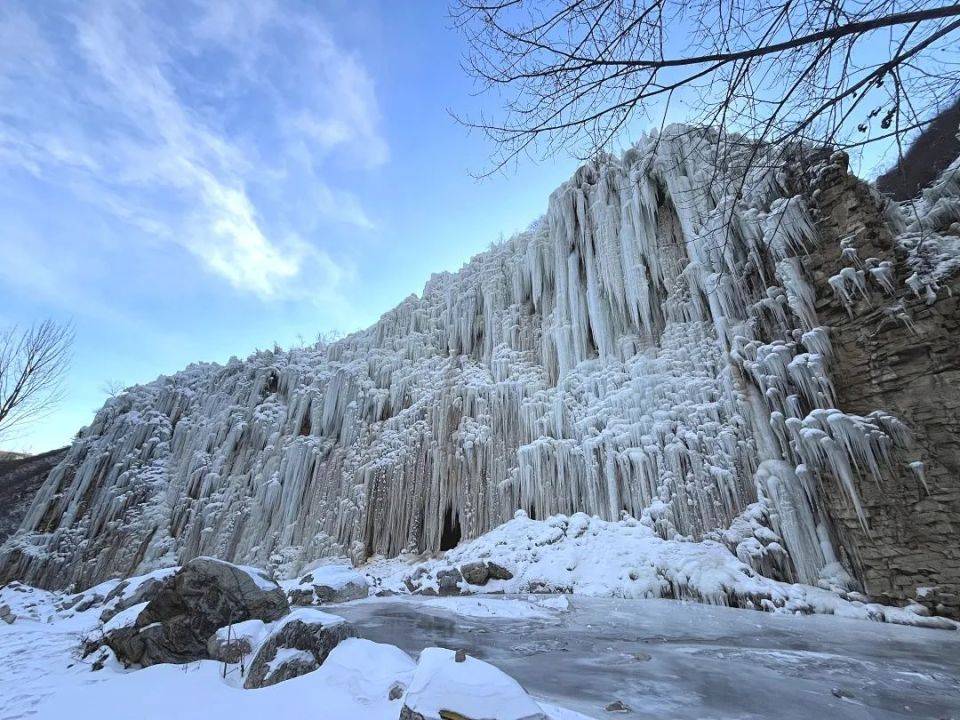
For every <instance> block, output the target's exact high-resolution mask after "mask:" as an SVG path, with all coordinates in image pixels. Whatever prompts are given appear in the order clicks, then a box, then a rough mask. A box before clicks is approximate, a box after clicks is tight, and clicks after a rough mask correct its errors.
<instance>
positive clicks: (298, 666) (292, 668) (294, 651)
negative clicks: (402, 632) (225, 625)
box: [243, 608, 356, 688]
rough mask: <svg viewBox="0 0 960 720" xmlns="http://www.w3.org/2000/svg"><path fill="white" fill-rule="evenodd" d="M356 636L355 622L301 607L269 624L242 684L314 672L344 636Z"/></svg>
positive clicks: (256, 685) (260, 684)
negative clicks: (269, 626)
mask: <svg viewBox="0 0 960 720" xmlns="http://www.w3.org/2000/svg"><path fill="white" fill-rule="evenodd" d="M355 636H356V632H355V631H354V629H353V626H352V625H350V623H348V622H347V621H346V620H344V619H343V618H341V617H337V616H336V615H330V614H329V613H325V612H321V611H319V610H314V609H311V608H298V609H296V610H294V611H293V612H291V613H290V614H289V615H287V616H286V617H284V618H283V619H282V620H280V621H278V622H276V623H274V624H273V626H272V627H271V628H270V631H269V634H268V635H267V637H266V638H265V639H264V640H263V641H262V642H261V643H260V646H259V648H258V649H257V651H256V656H255V657H254V659H253V662H252V663H251V665H250V670H249V671H248V672H247V677H246V679H245V680H244V683H243V686H244V687H245V688H261V687H267V686H268V685H275V684H276V683H278V682H283V681H284V680H289V679H290V678H295V677H298V676H300V675H305V674H306V673H308V672H312V671H314V670H316V669H317V668H318V667H320V666H321V665H323V661H324V660H326V659H327V656H328V655H329V654H330V651H331V650H333V649H334V648H335V647H336V646H337V645H338V644H339V643H340V641H341V640H344V639H346V638H348V637H355Z"/></svg>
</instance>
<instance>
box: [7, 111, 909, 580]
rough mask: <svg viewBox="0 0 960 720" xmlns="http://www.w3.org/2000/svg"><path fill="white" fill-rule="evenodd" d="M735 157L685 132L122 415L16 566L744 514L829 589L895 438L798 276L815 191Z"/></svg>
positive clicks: (91, 443) (794, 570)
mask: <svg viewBox="0 0 960 720" xmlns="http://www.w3.org/2000/svg"><path fill="white" fill-rule="evenodd" d="M715 147H717V143H716V135H715V134H714V133H713V132H710V131H701V130H694V129H691V128H687V127H681V126H675V127H670V128H668V129H667V130H665V131H664V132H663V133H662V134H660V135H659V136H651V137H650V138H648V139H646V140H645V141H644V142H642V143H641V144H639V145H638V146H637V147H636V148H634V149H632V150H630V151H629V152H627V153H626V154H625V155H624V156H623V157H621V158H615V157H606V158H602V159H600V160H598V161H595V162H592V163H590V164H587V165H585V166H584V167H582V168H581V169H580V170H578V171H577V173H576V174H575V176H574V177H573V178H572V179H571V180H570V181H569V182H567V183H565V184H564V185H563V186H561V187H560V188H559V189H558V190H557V191H556V192H554V194H553V195H552V196H551V198H550V203H549V209H548V212H547V214H546V215H545V216H544V217H543V218H542V220H541V221H539V222H538V223H536V224H535V225H534V226H532V227H531V228H530V229H529V230H527V231H526V232H524V233H521V234H519V235H518V236H516V237H514V238H512V239H511V240H509V241H507V242H504V243H502V244H500V245H497V246H495V247H493V248H491V249H490V250H489V251H488V252H485V253H483V254H481V255H478V256H476V257H475V258H473V259H472V260H471V261H470V262H469V263H468V264H467V265H465V266H464V267H463V268H462V269H461V270H460V271H459V272H457V273H454V274H451V273H444V274H440V275H435V276H434V277H433V278H431V280H430V281H429V282H428V283H427V285H426V287H425V288H424V291H423V294H422V296H421V297H416V296H411V297H410V298H408V299H407V300H405V301H404V302H403V303H401V304H400V305H399V306H398V307H396V308H395V309H393V310H391V311H390V312H388V313H386V314H385V315H384V316H383V317H382V318H381V319H380V321H379V322H377V323H376V324H375V325H373V326H372V327H370V328H369V329H367V330H365V331H362V332H359V333H356V334H354V335H351V336H349V337H347V338H345V339H343V340H341V341H339V342H337V343H334V344H332V345H330V346H329V347H325V346H324V347H321V346H318V347H314V348H306V349H299V350H291V351H287V352H282V351H274V352H260V353H258V354H256V355H254V356H252V357H250V358H248V359H247V360H244V361H240V360H232V361H231V362H229V363H228V364H227V365H226V366H218V365H194V366H191V367H189V368H187V369H186V370H184V371H183V372H181V373H178V374H176V375H174V376H171V377H162V378H160V379H158V380H157V381H155V382H153V383H150V384H148V385H143V386H137V387H134V388H131V389H129V390H128V391H127V392H125V393H123V394H122V395H120V396H119V397H117V398H114V399H112V400H110V401H108V402H107V404H106V405H105V406H104V408H103V409H102V410H101V411H100V412H99V413H98V414H97V416H96V419H95V420H94V422H93V424H92V425H91V426H90V427H88V428H86V429H85V430H84V431H83V432H82V434H81V435H80V437H79V438H78V439H77V440H76V441H75V442H74V444H73V447H72V448H71V449H70V452H69V455H68V456H67V458H66V460H65V461H64V462H62V463H61V464H60V465H59V466H58V467H57V468H56V469H55V470H54V471H53V472H52V473H51V475H50V477H49V479H48V481H47V483H46V484H45V485H44V487H43V488H42V490H41V491H40V493H39V495H38V497H37V500H36V502H35V503H34V505H33V507H32V509H31V511H30V513H29V516H28V517H27V519H26V521H25V523H24V526H23V530H22V531H21V533H20V534H19V535H18V536H17V537H16V538H14V539H13V540H12V541H11V542H10V543H8V545H7V546H6V548H5V551H4V552H5V563H6V569H5V571H4V572H6V574H8V575H16V576H19V577H21V578H23V579H25V580H27V581H29V582H33V583H37V584H44V585H56V584H64V583H66V582H73V581H75V582H78V583H80V584H90V583H93V582H95V581H99V580H102V579H104V578H106V577H108V576H112V575H117V574H130V573H133V572H136V571H144V570H149V569H151V568H154V567H161V566H164V565H170V564H175V563H178V562H182V561H184V560H186V559H188V558H190V557H193V556H195V555H199V554H209V555H215V556H219V557H223V558H225V559H229V560H234V561H237V562H243V563H249V564H254V565H259V566H269V567H272V568H274V569H277V570H278V571H279V572H281V573H285V574H292V573H295V572H297V570H299V568H300V567H301V566H302V565H304V564H305V563H307V562H309V561H311V560H313V559H315V558H317V557H319V556H323V555H328V554H349V555H351V556H352V557H354V558H355V559H361V558H364V557H367V556H370V555H372V554H383V555H387V556H392V555H396V554H398V553H400V552H402V551H405V550H411V551H422V550H428V551H433V550H437V549H439V548H441V547H442V546H443V545H445V544H449V543H450V542H453V541H455V540H456V539H457V538H458V537H460V536H462V537H464V538H469V537H476V536H478V535H480V534H482V533H484V532H486V531H488V530H490V529H491V528H493V527H495V526H497V525H499V524H501V523H503V522H505V521H506V520H508V519H510V518H511V517H513V514H514V512H515V511H516V510H517V509H523V510H525V511H526V512H527V513H528V514H529V515H530V516H531V517H534V518H545V517H547V516H549V515H552V514H556V513H563V514H568V515H569V514H572V513H575V512H586V513H588V514H590V515H596V516H599V517H600V518H603V519H607V520H618V519H619V518H620V517H621V515H622V514H623V513H627V514H628V515H630V516H633V517H636V518H641V519H643V520H644V522H645V523H647V524H649V525H650V526H651V527H653V528H654V529H655V530H656V532H657V533H658V534H659V535H660V536H661V537H663V538H666V539H674V538H680V539H684V538H689V539H694V540H698V539H701V538H702V537H704V536H705V535H706V534H708V533H711V532H716V531H720V532H722V531H725V530H726V529H728V528H730V527H731V525H732V524H734V525H735V524H736V523H737V522H738V521H739V522H740V526H751V527H755V528H759V530H758V532H757V534H756V536H753V535H751V536H750V537H743V538H741V540H740V541H739V542H740V546H738V547H737V548H734V550H735V551H736V552H737V554H738V555H739V556H741V557H744V556H750V557H753V558H755V559H756V563H757V567H758V568H761V567H768V566H770V560H769V557H770V554H771V553H773V552H775V551H776V552H777V553H779V554H780V555H781V556H782V557H779V559H778V560H777V564H779V566H781V567H782V568H783V569H782V574H783V575H785V576H786V578H785V579H790V580H802V581H805V582H816V581H817V580H818V579H819V578H820V577H821V576H822V575H823V571H824V568H828V569H829V570H828V572H833V569H834V568H835V567H836V561H837V557H836V556H835V555H834V551H833V547H834V545H835V541H836V539H835V538H834V537H833V531H832V529H831V528H830V524H829V520H828V518H827V516H826V513H825V512H824V510H823V509H822V507H821V506H820V503H819V500H818V489H817V486H818V483H819V482H820V476H821V474H823V473H833V474H835V475H836V476H837V477H838V478H839V479H840V481H841V482H842V483H843V487H845V488H846V489H847V491H848V492H849V495H850V500H851V502H852V503H855V504H856V503H857V496H856V490H855V487H854V485H853V482H852V478H853V476H854V474H855V473H873V474H875V475H876V474H879V473H880V472H881V468H882V467H883V465H884V463H888V462H890V461H891V459H890V449H891V447H892V446H893V444H894V443H896V442H897V441H899V440H901V439H902V438H900V435H899V433H900V431H899V426H898V425H897V423H896V422H895V421H894V420H893V419H891V418H888V417H887V416H884V415H882V414H878V415H876V416H871V417H854V416H848V415H845V414H843V413H841V412H840V411H838V410H835V409H833V407H834V391H833V387H832V385H831V381H830V374H829V366H830V362H831V352H830V339H829V333H828V331H827V330H826V329H825V328H823V327H821V326H820V324H819V322H818V320H817V312H816V309H815V303H814V300H815V297H814V294H813V291H812V289H811V286H810V284H809V283H808V280H807V278H806V277H805V273H804V267H803V263H802V258H803V256H804V254H805V253H808V252H810V251H812V250H813V249H814V248H816V246H817V244H818V243H819V242H820V240H819V239H818V237H817V232H816V230H815V227H814V223H813V221H812V219H811V216H810V213H809V211H808V203H807V200H806V199H805V195H804V192H805V191H806V189H807V186H808V182H809V180H810V178H809V176H808V174H807V173H808V172H812V171H806V170H803V169H801V167H800V166H799V165H798V164H797V165H795V164H792V163H791V162H789V161H788V162H782V161H779V160H778V161H777V162H774V159H775V157H776V158H779V157H780V156H779V155H776V156H775V154H774V153H773V152H771V151H762V150H761V156H764V157H762V158H761V160H760V161H759V162H758V163H757V165H758V167H770V166H774V167H775V169H774V170H762V171H756V172H754V173H752V174H751V175H750V176H749V177H747V178H745V179H743V178H740V177H739V176H737V175H736V174H735V173H733V172H732V171H730V170H728V168H727V166H726V165H725V166H721V167H717V166H716V164H715V163H714V162H713V157H714V156H713V152H714V148H715ZM750 151H751V150H750V148H744V152H750ZM738 165H743V162H742V161H740V162H738V161H737V159H736V158H732V159H730V160H729V167H737V166H738ZM716 178H719V179H720V180H719V182H715V179H716ZM741 180H743V182H741ZM741 186H742V188H743V190H742V192H740V193H739V194H738V193H737V188H739V187H741ZM737 198H739V199H737ZM881 275H882V270H881ZM861 282H862V278H861V277H860V276H859V275H858V276H857V277H856V278H852V279H851V278H841V279H840V280H839V281H838V282H837V284H836V285H835V287H837V288H838V292H843V293H850V292H856V288H857V284H858V283H861ZM858 507H859V506H858ZM744 512H747V513H748V515H749V516H750V517H751V518H761V519H762V520H763V523H762V524H766V525H768V526H769V527H762V524H758V523H757V522H752V521H751V523H752V524H751V523H746V524H745V523H744V522H742V521H741V520H742V518H741V514H742V513H744ZM784 548H785V553H786V555H785V556H784Z"/></svg>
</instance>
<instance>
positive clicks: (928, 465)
mask: <svg viewBox="0 0 960 720" xmlns="http://www.w3.org/2000/svg"><path fill="white" fill-rule="evenodd" d="M815 198H816V201H815V204H814V207H815V208H816V209H817V210H818V211H819V213H820V228H819V229H820V232H821V234H822V239H823V242H822V243H821V245H820V247H819V249H818V251H817V252H815V253H813V254H811V255H810V256H808V257H807V258H806V260H805V264H806V265H807V269H808V271H809V273H810V276H811V277H812V278H813V282H814V287H815V290H816V296H817V304H816V309H817V314H818V316H819V317H820V320H821V322H823V324H824V325H827V326H829V327H830V339H831V342H832V346H833V352H834V364H833V366H832V377H833V381H834V385H835V387H836V392H837V400H838V404H839V407H840V408H842V409H843V410H844V411H845V412H850V413H858V414H867V413H869V412H870V411H872V410H875V409H877V408H884V409H886V410H888V411H889V412H890V413H892V414H893V415H895V416H896V417H898V418H899V419H900V420H902V421H903V422H904V423H905V424H906V425H907V427H908V428H909V430H910V433H911V436H912V441H913V445H914V447H912V448H910V449H908V450H907V451H901V452H900V457H899V458H898V459H899V460H901V462H897V463H894V464H893V466H892V467H891V468H890V469H889V472H888V473H886V475H885V478H884V481H883V482H882V483H879V484H878V483H876V482H873V481H872V480H864V479H858V480H857V490H858V493H859V495H860V497H861V500H862V502H863V505H864V509H865V511H866V516H867V527H866V528H864V527H863V526H862V525H861V523H860V522H859V520H858V518H857V515H856V513H855V512H854V510H853V508H852V507H850V504H849V503H848V502H847V501H846V499H845V495H844V493H843V492H842V491H841V490H840V488H839V486H838V485H837V484H836V483H825V484H824V485H825V487H824V488H823V489H824V492H825V494H826V498H827V504H828V507H829V509H830V512H831V514H832V515H833V516H834V519H835V520H836V521H837V524H838V525H839V526H840V528H841V534H842V535H843V539H844V547H845V549H846V551H847V553H848V558H847V560H848V561H849V563H850V565H851V566H852V567H853V569H854V571H855V573H856V574H857V575H858V576H859V578H860V580H861V581H862V582H863V585H864V589H865V590H866V592H867V593H868V594H869V595H871V596H873V597H876V598H879V599H881V600H887V601H892V602H896V603H902V602H903V601H905V600H907V599H910V598H916V599H917V600H919V601H920V602H921V603H922V604H924V605H926V606H927V607H929V608H931V610H933V611H934V612H937V613H938V614H943V615H948V616H954V617H956V616H958V613H960V607H958V592H960V278H958V277H957V276H956V275H955V276H954V277H953V278H951V281H950V283H949V285H947V286H941V288H940V290H939V291H938V292H937V295H936V298H935V299H932V298H930V299H928V298H926V297H917V296H916V295H915V294H914V293H912V292H910V291H909V289H908V288H907V285H906V282H905V281H906V278H907V277H908V276H909V275H910V273H911V270H910V269H909V268H908V267H907V265H906V262H905V260H906V258H905V255H904V252H903V251H902V250H901V249H900V248H898V247H897V245H896V244H895V242H894V238H893V236H892V233H891V231H890V229H889V225H888V224H887V223H886V222H884V218H883V207H882V203H883V201H882V200H880V199H879V198H878V197H877V196H876V195H875V194H874V193H872V192H871V191H870V188H869V187H868V186H867V185H865V184H864V183H862V182H860V181H858V180H857V179H856V178H855V177H853V176H852V175H850V174H848V173H847V172H846V170H845V168H844V167H843V166H842V165H834V166H832V167H831V168H830V169H829V170H828V172H826V173H825V174H823V175H821V177H820V181H819V193H815ZM841 240H842V241H844V245H846V246H847V247H852V248H855V249H856V254H857V257H858V258H859V259H860V260H861V261H865V260H867V259H868V258H876V259H878V260H881V261H882V260H889V261H891V262H892V264H893V271H894V275H895V280H894V286H895V288H896V289H897V292H896V294H895V296H891V295H890V294H889V293H886V292H884V291H883V290H882V289H880V288H879V287H878V286H877V285H876V284H870V283H868V284H867V295H866V297H857V298H856V299H855V302H854V303H853V304H852V306H851V308H850V311H849V312H848V310H847V308H846V307H845V306H844V304H843V302H842V301H841V300H840V299H838V298H837V296H836V295H835V294H834V293H833V292H832V289H831V287H830V285H829V282H828V280H829V278H830V277H831V276H834V275H836V274H837V273H839V272H840V270H841V269H842V268H844V267H847V266H849V265H850V264H851V263H850V262H849V261H848V260H846V259H844V258H843V257H842V250H841ZM897 305H901V306H902V312H904V313H905V314H906V315H907V316H908V317H909V318H911V319H912V330H911V329H910V328H908V327H907V326H906V325H905V322H904V321H903V319H898V318H897V317H896V316H897V315H899V312H891V311H890V310H889V309H890V308H896V306H897ZM913 460H919V461H921V462H923V472H922V475H921V474H919V473H917V472H914V471H911V469H910V468H909V462H911V461H913Z"/></svg>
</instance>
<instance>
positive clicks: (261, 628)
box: [207, 620, 270, 664]
mask: <svg viewBox="0 0 960 720" xmlns="http://www.w3.org/2000/svg"><path fill="white" fill-rule="evenodd" d="M269 631H270V626H269V625H267V624H266V623H264V622H263V620H244V621H243V622H239V623H234V624H233V625H227V626H226V627H222V628H220V629H219V630H217V631H216V632H215V633H214V634H213V635H211V636H210V639H209V640H207V655H209V657H210V659H211V660H218V661H219V662H225V663H231V664H234V663H238V662H240V660H241V659H242V658H244V657H245V656H247V655H249V654H250V653H252V652H253V650H254V648H256V647H258V646H259V645H260V643H261V642H262V641H263V638H264V637H266V636H267V633H268V632H269Z"/></svg>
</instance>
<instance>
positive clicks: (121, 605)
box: [100, 568, 177, 623]
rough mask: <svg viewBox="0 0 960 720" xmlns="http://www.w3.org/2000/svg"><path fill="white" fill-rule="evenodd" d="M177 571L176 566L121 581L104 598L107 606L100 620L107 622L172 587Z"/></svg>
mask: <svg viewBox="0 0 960 720" xmlns="http://www.w3.org/2000/svg"><path fill="white" fill-rule="evenodd" d="M176 571H177V569H176V568H166V569H164V570H158V571H157V572H153V573H150V574H148V575H141V576H140V577H135V578H130V579H129V580H124V581H123V582H121V583H120V584H119V585H117V586H116V587H115V588H114V589H113V590H111V591H110V592H109V593H107V596H106V597H105V598H104V600H103V602H104V604H105V605H106V607H105V608H104V610H103V612H102V613H100V622H104V623H105V622H107V621H109V620H110V618H112V617H113V616H114V615H116V614H117V613H118V612H121V611H123V610H126V609H127V608H131V607H133V606H134V605H139V604H140V603H142V602H147V601H149V600H152V599H153V598H154V597H156V596H157V595H159V594H160V592H161V591H162V590H166V589H168V588H170V587H171V586H172V585H173V579H174V577H175V573H176Z"/></svg>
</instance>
